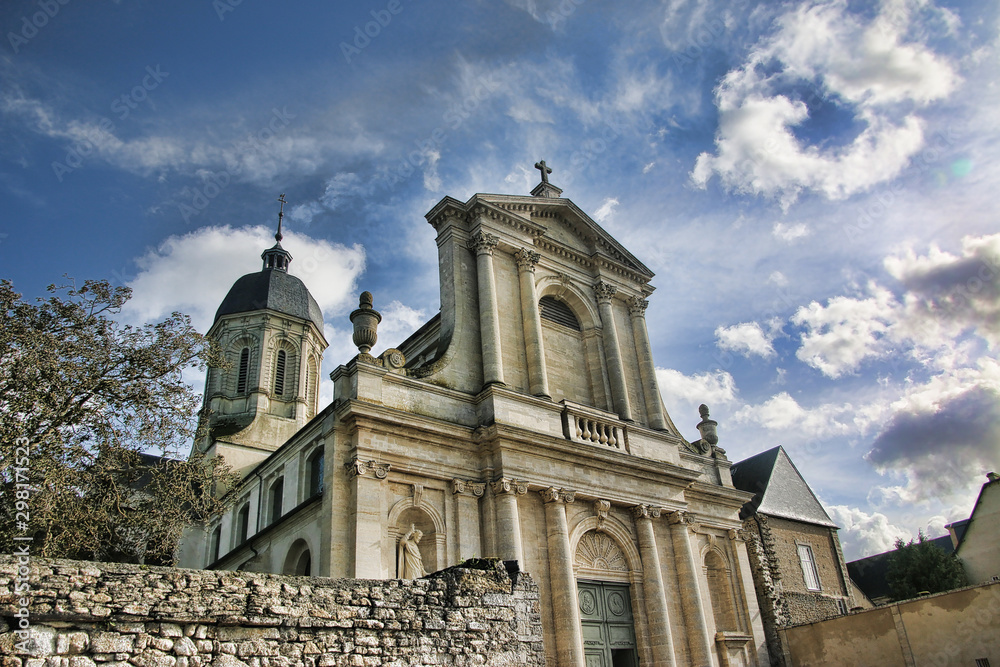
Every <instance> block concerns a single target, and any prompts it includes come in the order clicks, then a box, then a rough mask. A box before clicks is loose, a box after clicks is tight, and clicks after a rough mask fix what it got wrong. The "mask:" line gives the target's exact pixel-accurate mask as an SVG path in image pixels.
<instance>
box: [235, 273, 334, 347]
mask: <svg viewBox="0 0 1000 667" xmlns="http://www.w3.org/2000/svg"><path fill="white" fill-rule="evenodd" d="M264 308H266V309H268V310H273V311H275V312H278V313H284V314H286V315H292V316H293V317H297V318H299V319H302V320H307V321H311V322H312V323H313V324H315V325H316V328H317V329H319V331H320V333H322V332H323V311H322V310H320V307H319V304H318V303H316V299H314V298H313V296H312V294H310V293H309V290H308V289H306V286H305V284H304V283H303V282H302V281H301V280H299V279H298V278H296V277H295V276H293V275H291V274H289V273H286V272H285V271H281V270H277V269H264V270H263V271H258V272H257V273H248V274H247V275H245V276H243V277H242V278H240V279H239V280H237V281H236V282H235V283H233V286H232V288H230V290H229V294H227V295H226V298H225V299H223V300H222V305H221V306H219V310H217V311H216V312H215V321H216V322H218V321H219V318H220V317H222V316H223V315H233V314H236V313H247V312H250V311H254V310H262V309H264Z"/></svg>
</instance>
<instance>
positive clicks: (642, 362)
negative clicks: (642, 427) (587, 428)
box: [628, 296, 667, 431]
mask: <svg viewBox="0 0 1000 667" xmlns="http://www.w3.org/2000/svg"><path fill="white" fill-rule="evenodd" d="M648 305H649V302H648V301H646V300H645V299H642V298H639V297H637V296H635V297H632V298H631V299H629V300H628V312H629V315H631V316H632V338H633V339H634V340H635V352H636V356H637V357H638V359H639V380H640V381H641V382H642V395H643V397H644V398H645V399H646V419H647V420H648V421H649V427H650V428H654V429H656V430H658V431H665V430H667V420H666V418H665V417H664V416H663V402H662V401H661V400H660V387H659V385H658V384H657V382H656V366H655V365H654V364H653V351H652V348H650V345H649V331H648V330H647V329H646V307H647V306H648Z"/></svg>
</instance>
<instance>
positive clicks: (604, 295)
mask: <svg viewBox="0 0 1000 667" xmlns="http://www.w3.org/2000/svg"><path fill="white" fill-rule="evenodd" d="M617 291H618V288H617V287H615V286H614V285H612V284H610V283H606V282H604V281H603V280H601V281H599V282H597V283H595V284H594V292H595V293H596V294H597V303H611V298H612V297H613V296H614V295H615V293H616V292H617Z"/></svg>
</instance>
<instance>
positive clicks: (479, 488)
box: [451, 478, 486, 498]
mask: <svg viewBox="0 0 1000 667" xmlns="http://www.w3.org/2000/svg"><path fill="white" fill-rule="evenodd" d="M485 491H486V483H485V482H472V481H469V480H467V479H457V478H456V479H453V480H451V492H452V493H460V494H471V495H473V496H475V497H476V498H482V497H483V492H485Z"/></svg>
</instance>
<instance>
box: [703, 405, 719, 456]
mask: <svg viewBox="0 0 1000 667" xmlns="http://www.w3.org/2000/svg"><path fill="white" fill-rule="evenodd" d="M698 414H700V415H701V421H700V422H699V423H698V433H701V440H702V442H704V443H706V444H707V445H709V446H708V447H705V446H704V445H703V446H702V449H703V450H705V451H710V450H711V449H712V447H715V446H716V445H717V444H719V433H718V431H717V430H716V427H717V426H718V425H719V422H717V421H715V420H714V419H709V418H708V406H707V405H705V404H704V403H702V404H701V405H699V406H698Z"/></svg>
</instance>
